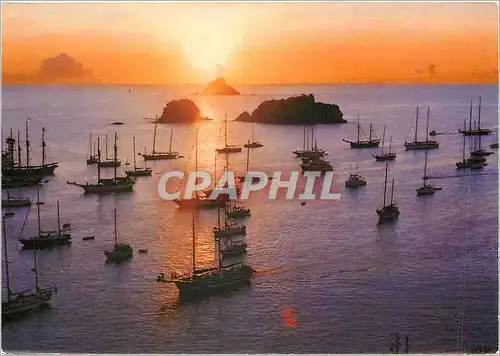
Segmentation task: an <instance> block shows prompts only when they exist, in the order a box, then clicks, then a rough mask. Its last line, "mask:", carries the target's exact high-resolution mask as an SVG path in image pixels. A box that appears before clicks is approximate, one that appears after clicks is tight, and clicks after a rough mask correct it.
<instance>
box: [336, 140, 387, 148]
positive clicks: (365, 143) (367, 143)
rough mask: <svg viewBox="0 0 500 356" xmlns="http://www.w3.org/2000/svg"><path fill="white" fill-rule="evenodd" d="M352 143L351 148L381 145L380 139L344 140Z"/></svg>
mask: <svg viewBox="0 0 500 356" xmlns="http://www.w3.org/2000/svg"><path fill="white" fill-rule="evenodd" d="M343 141H344V142H347V143H349V144H350V145H351V148H374V147H378V146H379V145H380V140H371V141H348V140H343Z"/></svg>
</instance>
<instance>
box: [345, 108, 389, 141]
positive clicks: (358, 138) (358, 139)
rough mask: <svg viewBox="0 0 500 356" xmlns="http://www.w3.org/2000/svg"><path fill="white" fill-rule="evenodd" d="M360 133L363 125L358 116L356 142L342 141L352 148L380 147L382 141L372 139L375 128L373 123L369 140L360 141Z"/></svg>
mask: <svg viewBox="0 0 500 356" xmlns="http://www.w3.org/2000/svg"><path fill="white" fill-rule="evenodd" d="M360 131H362V129H361V124H360V123H359V114H358V135H357V139H356V141H350V140H346V139H342V141H344V142H347V143H349V144H350V145H351V148H373V147H378V146H379V145H380V139H378V138H372V135H373V127H372V124H371V123H370V134H369V136H368V140H361V139H360Z"/></svg>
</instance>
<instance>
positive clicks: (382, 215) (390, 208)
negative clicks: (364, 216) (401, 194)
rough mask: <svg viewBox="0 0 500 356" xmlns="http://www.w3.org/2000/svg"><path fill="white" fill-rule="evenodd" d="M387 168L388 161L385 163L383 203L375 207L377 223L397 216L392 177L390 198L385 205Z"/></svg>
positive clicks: (394, 218)
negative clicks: (377, 207) (380, 206)
mask: <svg viewBox="0 0 500 356" xmlns="http://www.w3.org/2000/svg"><path fill="white" fill-rule="evenodd" d="M388 168H389V163H388V162H386V163H385V180H384V205H383V206H382V208H380V209H377V215H378V219H379V223H384V222H387V221H393V220H396V219H397V218H398V216H399V209H398V207H397V205H396V203H394V178H392V189H391V200H390V203H389V204H388V205H386V201H387V200H386V199H387V170H388Z"/></svg>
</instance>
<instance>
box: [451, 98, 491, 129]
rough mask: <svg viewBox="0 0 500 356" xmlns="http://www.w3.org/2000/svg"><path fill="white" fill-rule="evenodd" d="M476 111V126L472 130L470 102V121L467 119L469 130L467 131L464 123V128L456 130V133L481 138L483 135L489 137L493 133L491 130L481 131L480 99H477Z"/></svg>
mask: <svg viewBox="0 0 500 356" xmlns="http://www.w3.org/2000/svg"><path fill="white" fill-rule="evenodd" d="M478 111H479V116H478V125H477V127H475V128H472V100H471V102H470V113H471V115H470V119H469V129H468V130H467V129H466V128H465V123H464V128H463V129H462V130H461V129H458V132H460V133H461V134H463V135H465V136H483V135H489V134H491V133H492V132H493V130H491V129H483V128H481V97H479V104H478Z"/></svg>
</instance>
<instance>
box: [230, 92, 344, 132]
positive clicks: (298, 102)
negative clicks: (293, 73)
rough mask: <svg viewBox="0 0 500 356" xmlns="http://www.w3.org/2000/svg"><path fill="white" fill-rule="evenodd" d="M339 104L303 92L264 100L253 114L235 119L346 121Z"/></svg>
mask: <svg viewBox="0 0 500 356" xmlns="http://www.w3.org/2000/svg"><path fill="white" fill-rule="evenodd" d="M343 116H344V115H343V114H342V111H340V108H339V106H338V105H335V104H327V103H320V102H316V99H315V98H314V95H312V94H309V95H305V94H302V95H300V96H296V97H291V98H287V99H280V100H274V99H273V100H266V101H264V102H262V103H261V104H260V105H259V106H258V107H257V109H255V110H254V111H253V112H252V114H249V113H248V112H246V111H245V112H243V113H241V114H240V115H238V117H237V118H236V120H235V121H245V122H259V123H269V124H292V125H314V124H339V123H346V122H347V121H346V120H344V118H343Z"/></svg>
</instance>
